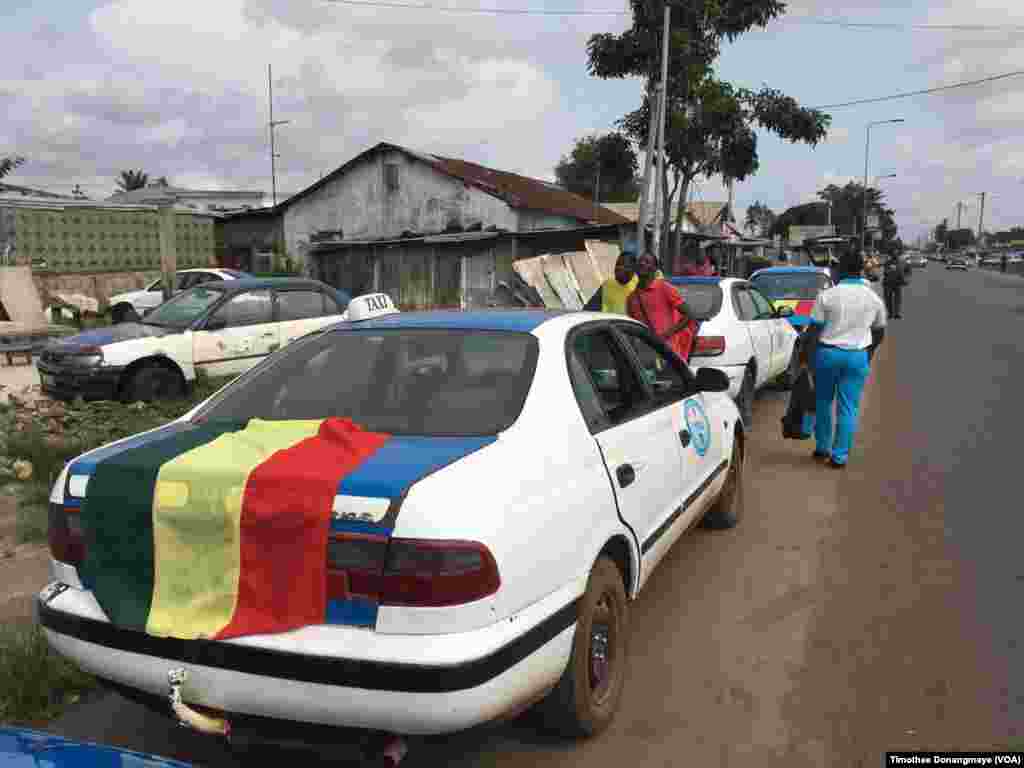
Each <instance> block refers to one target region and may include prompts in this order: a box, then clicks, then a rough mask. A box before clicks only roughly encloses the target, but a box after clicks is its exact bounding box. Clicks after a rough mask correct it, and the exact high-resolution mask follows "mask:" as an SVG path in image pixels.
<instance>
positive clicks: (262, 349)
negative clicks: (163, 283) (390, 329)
mask: <svg viewBox="0 0 1024 768" xmlns="http://www.w3.org/2000/svg"><path fill="white" fill-rule="evenodd" d="M349 301H350V297H349V295H348V294H347V293H345V292H343V291H339V290H336V289H335V288H332V287H330V286H328V285H326V284H324V283H321V282H319V281H316V280H306V279H303V278H263V279H261V278H239V279H237V280H230V281H222V282H207V283H203V284H201V285H198V286H195V287H194V288H191V289H189V290H187V291H184V292H182V293H179V294H178V295H177V296H174V297H172V298H171V299H170V300H169V301H167V302H165V303H164V304H161V305H160V306H159V307H157V308H156V309H154V310H153V311H151V312H150V313H148V314H147V315H146V317H144V318H142V319H141V320H139V321H137V322H132V323H120V324H118V325H113V326H109V327H106V328H96V329H92V330H88V331H84V332H82V333H78V334H75V335H73V336H68V337H64V338H61V339H59V340H56V341H54V342H51V343H50V344H48V345H47V346H46V347H45V348H44V349H43V350H42V352H41V353H40V356H39V359H38V361H37V363H36V366H37V368H38V369H39V379H40V384H41V387H42V390H43V392H45V393H46V394H48V395H51V396H53V397H58V398H65V399H66V398H74V397H78V396H81V397H84V398H86V399H109V400H116V399H121V400H131V401H134V400H155V399H161V398H170V397H177V396H181V395H182V394H184V392H185V389H186V388H187V387H188V386H189V385H190V384H191V383H192V382H194V381H195V379H196V376H197V375H199V373H200V372H203V373H205V374H206V375H208V376H210V377H212V378H218V377H223V376H233V375H236V374H239V373H242V372H243V371H245V370H247V369H249V368H251V367H252V366H253V365H255V364H256V363H258V362H259V361H260V360H262V359H263V358H265V357H266V356H267V355H269V354H270V353H271V352H273V351H274V350H276V349H278V348H280V347H283V346H284V345H286V344H288V343H289V342H291V341H293V340H294V339H297V338H299V337H300V336H304V335H305V334H307V333H309V332H311V331H314V330H317V329H318V328H322V327H324V326H326V325H331V324H333V323H336V322H338V321H340V320H342V319H344V316H345V311H346V308H347V307H348V304H349Z"/></svg>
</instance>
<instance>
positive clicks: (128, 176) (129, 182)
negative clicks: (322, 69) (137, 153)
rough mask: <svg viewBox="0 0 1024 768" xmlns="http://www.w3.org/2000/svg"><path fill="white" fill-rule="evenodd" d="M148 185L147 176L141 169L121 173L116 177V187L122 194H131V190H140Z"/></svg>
mask: <svg viewBox="0 0 1024 768" xmlns="http://www.w3.org/2000/svg"><path fill="white" fill-rule="evenodd" d="M148 183H149V174H147V173H144V172H143V171H142V170H141V169H139V170H137V171H121V173H120V175H119V176H118V177H117V187H118V189H120V190H121V191H122V192H131V191H132V190H133V189H142V188H143V187H144V186H146V184H148Z"/></svg>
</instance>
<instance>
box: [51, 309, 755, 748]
mask: <svg viewBox="0 0 1024 768" xmlns="http://www.w3.org/2000/svg"><path fill="white" fill-rule="evenodd" d="M359 302H360V299H358V298H357V299H354V300H353V304H357V303H359ZM392 312H393V310H392ZM360 316H363V315H359V314H357V313H356V312H354V311H353V313H352V319H351V320H350V321H347V322H344V323H341V324H338V325H336V326H333V327H331V328H328V329H325V330H322V331H319V332H317V333H314V334H312V335H310V336H308V337H307V338H305V339H302V340H300V341H298V342H296V343H294V344H292V345H290V346H289V347H287V348H285V349H283V350H281V351H280V352H277V353H275V354H274V355H272V356H271V357H270V358H268V359H267V360H266V361H264V362H263V363H261V364H260V365H258V366H257V367H255V368H254V369H252V370H251V371H249V372H247V373H246V374H243V375H242V376H240V377H239V378H238V379H236V380H235V381H234V382H232V383H231V384H229V385H227V386H226V387H225V388H223V389H222V390H221V391H220V392H219V393H217V394H215V395H214V396H213V397H212V398H210V399H209V400H207V401H206V402H205V403H203V404H202V405H200V406H198V407H197V408H196V409H195V410H193V411H192V412H190V413H188V414H186V415H185V416H183V417H182V418H181V419H179V420H177V421H176V422H172V423H171V424H169V425H167V426H165V427H163V428H160V429H157V430H154V431H151V432H147V433H144V434H141V435H137V436H135V437H131V438H128V439H126V440H124V441H121V442H119V443H114V444H111V445H108V446H105V447H103V448H99V449H97V450H95V451H92V452H90V453H87V454H84V455H83V456H80V457H78V458H77V459H74V460H73V461H71V462H70V463H69V464H68V466H67V467H66V468H65V469H64V471H63V472H62V474H61V476H60V477H59V478H58V480H57V481H56V483H55V485H54V486H53V491H52V496H51V529H50V544H51V549H52V554H53V558H54V559H53V575H54V578H55V580H56V581H55V582H54V583H52V584H50V585H49V586H48V587H47V588H46V589H44V590H43V592H42V593H41V595H40V596H39V600H38V610H39V617H40V622H41V625H42V627H43V629H44V631H45V633H46V637H47V639H48V641H49V643H50V644H51V646H52V647H53V648H54V649H56V650H57V651H58V652H59V653H61V654H62V655H64V656H66V657H67V658H69V659H71V660H73V661H74V662H75V663H77V664H78V665H80V666H81V667H82V668H84V669H86V670H88V671H89V672H91V673H92V674H94V675H96V676H98V677H99V678H100V679H102V680H104V681H107V682H108V683H110V684H111V685H113V686H116V687H118V689H120V690H123V691H126V692H128V693H130V694H131V695H134V696H136V697H137V698H140V699H141V700H144V701H150V702H152V703H154V705H155V706H161V707H163V709H164V711H166V712H167V713H168V714H170V712H171V711H172V710H173V712H174V715H175V716H176V717H177V718H178V719H179V720H180V721H181V722H183V723H187V724H189V725H191V726H192V727H194V728H197V729H199V730H201V731H204V732H208V733H214V734H221V735H226V736H228V737H229V738H234V737H235V736H236V735H238V734H242V733H246V732H247V729H248V730H250V731H251V729H253V728H259V729H260V730H261V732H262V733H263V734H264V735H267V734H272V733H285V732H291V731H290V729H291V728H293V727H295V726H296V724H307V725H308V724H320V725H321V726H341V727H352V728H357V729H367V730H370V731H378V730H379V731H389V732H396V733H405V734H441V733H448V732H453V731H457V730H460V729H465V728H468V727H471V726H474V725H476V724H478V723H482V722H485V721H489V720H492V719H496V718H501V717H503V716H508V715H512V714H515V713H518V712H521V711H523V710H524V709H526V708H527V707H529V706H531V705H533V704H535V703H540V705H541V706H542V707H543V708H544V709H545V711H546V715H547V716H546V718H545V721H546V722H547V723H548V724H550V725H553V726H557V727H558V728H559V730H561V731H563V732H566V733H573V734H577V735H589V734H594V733H597V732H598V731H601V730H602V729H603V728H604V727H605V726H607V725H608V723H609V722H610V721H611V719H612V717H613V715H614V713H615V711H616V709H617V707H618V705H619V701H620V697H621V694H622V690H623V686H624V685H625V684H626V680H627V677H628V669H627V639H628V636H629V610H630V601H631V600H633V599H634V598H636V597H637V595H638V594H639V593H640V592H641V590H643V589H644V587H645V585H646V584H647V583H648V582H649V580H650V579H651V577H652V574H653V573H654V571H655V569H656V567H657V566H658V564H659V562H660V561H661V560H662V558H664V557H665V555H666V553H667V552H668V551H669V549H670V548H671V547H672V545H673V543H674V542H675V541H676V540H677V539H678V538H679V537H680V536H681V535H682V534H683V533H684V532H685V531H686V530H687V529H689V528H690V527H691V526H693V525H695V524H697V523H700V522H702V521H703V522H704V524H706V525H708V526H711V527H724V528H728V527H732V526H734V525H735V524H736V523H737V521H738V519H739V518H740V515H741V510H742V498H743V495H742V492H741V488H742V477H743V466H744V462H743V459H744V440H745V437H744V432H743V430H742V428H741V426H740V423H739V413H738V411H737V409H736V406H735V404H734V403H733V402H732V400H731V399H730V398H729V397H728V395H727V394H726V393H725V390H726V389H727V387H728V380H727V378H726V377H725V376H724V375H723V374H722V373H721V372H719V371H717V370H714V369H711V368H705V369H703V370H701V371H700V372H698V373H697V374H696V375H694V374H693V373H692V372H691V371H690V369H689V368H688V367H687V366H686V365H684V364H683V363H682V362H681V361H679V360H678V358H676V357H675V356H674V354H673V353H672V352H671V351H670V350H669V348H668V347H666V346H665V345H664V344H663V343H662V342H661V341H660V340H658V339H657V338H655V337H654V336H652V334H651V333H650V332H649V331H648V330H647V329H646V327H645V326H643V325H641V324H639V323H636V322H634V321H632V320H629V319H627V318H622V317H619V316H611V315H605V314H600V313H588V312H554V311H546V310H489V311H477V312H458V311H437V312H417V313H407V314H390V316H387V317H375V318H371V319H367V320H365V321H359V320H358V317H360ZM168 697H169V698H170V703H168Z"/></svg>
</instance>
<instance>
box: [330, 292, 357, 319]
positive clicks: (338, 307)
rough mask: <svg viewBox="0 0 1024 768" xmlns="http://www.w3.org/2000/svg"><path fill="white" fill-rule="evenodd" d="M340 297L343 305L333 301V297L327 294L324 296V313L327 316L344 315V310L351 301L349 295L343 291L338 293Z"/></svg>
mask: <svg viewBox="0 0 1024 768" xmlns="http://www.w3.org/2000/svg"><path fill="white" fill-rule="evenodd" d="M338 293H339V294H340V295H341V298H342V301H343V302H344V303H342V304H339V303H338V302H337V301H335V300H334V297H333V296H331V295H330V294H329V293H325V294H324V313H325V314H328V315H341V314H344V312H345V310H346V309H348V303H349V301H350V300H351V299H350V297H349V295H348V294H347V293H345V292H344V291H338Z"/></svg>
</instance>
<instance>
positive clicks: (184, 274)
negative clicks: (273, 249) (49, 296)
mask: <svg viewBox="0 0 1024 768" xmlns="http://www.w3.org/2000/svg"><path fill="white" fill-rule="evenodd" d="M251 277H252V275H250V274H248V273H247V272H240V271H238V270H237V269H223V268H220V267H210V268H199V269H181V270H178V271H177V272H175V273H174V290H173V292H172V295H176V294H178V293H181V292H182V291H187V290H188V289H189V288H194V287H195V286H197V285H202V284H204V283H219V282H223V281H225V280H242V279H244V278H251ZM163 286H164V283H163V278H162V277H161V278H160V279H159V280H154V281H153V282H152V283H150V284H149V285H147V286H146V287H145V288H143V289H142V290H141V291H128V292H127V293H119V294H117V295H115V296H111V297H110V301H109V302H108V304H109V306H110V319H111V322H113V323H131V322H136V321H138V320H139V319H140V318H142V317H143V316H145V315H146V313H147V312H150V311H151V310H153V309H156V308H157V307H158V306H160V305H161V304H163V303H164V287H163Z"/></svg>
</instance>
